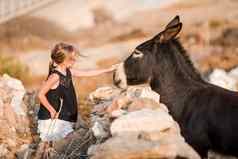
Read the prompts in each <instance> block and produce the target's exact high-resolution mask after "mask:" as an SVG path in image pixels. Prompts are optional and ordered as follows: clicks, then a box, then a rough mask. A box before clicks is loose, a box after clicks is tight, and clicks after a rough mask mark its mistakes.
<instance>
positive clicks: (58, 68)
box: [56, 65, 67, 74]
mask: <svg viewBox="0 0 238 159" xmlns="http://www.w3.org/2000/svg"><path fill="white" fill-rule="evenodd" d="M56 69H57V70H59V71H60V72H62V73H64V74H66V69H67V67H66V66H65V65H58V66H57V67H56Z"/></svg>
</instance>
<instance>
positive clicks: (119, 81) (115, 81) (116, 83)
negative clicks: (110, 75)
mask: <svg viewBox="0 0 238 159" xmlns="http://www.w3.org/2000/svg"><path fill="white" fill-rule="evenodd" d="M113 83H114V84H115V85H116V86H119V84H120V83H121V80H113Z"/></svg>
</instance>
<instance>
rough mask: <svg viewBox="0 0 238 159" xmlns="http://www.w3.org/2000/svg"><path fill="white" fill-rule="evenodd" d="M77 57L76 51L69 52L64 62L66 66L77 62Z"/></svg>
mask: <svg viewBox="0 0 238 159" xmlns="http://www.w3.org/2000/svg"><path fill="white" fill-rule="evenodd" d="M76 58H77V57H76V53H75V52H72V53H69V54H68V56H66V58H65V60H64V62H63V63H64V65H65V66H66V67H72V66H73V65H74V64H75V62H76Z"/></svg>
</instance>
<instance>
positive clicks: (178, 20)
mask: <svg viewBox="0 0 238 159" xmlns="http://www.w3.org/2000/svg"><path fill="white" fill-rule="evenodd" d="M179 23H180V18H179V16H178V15H176V16H175V17H174V18H173V19H172V20H171V21H170V22H169V24H167V26H166V27H165V28H169V27H172V26H175V25H177V24H179Z"/></svg>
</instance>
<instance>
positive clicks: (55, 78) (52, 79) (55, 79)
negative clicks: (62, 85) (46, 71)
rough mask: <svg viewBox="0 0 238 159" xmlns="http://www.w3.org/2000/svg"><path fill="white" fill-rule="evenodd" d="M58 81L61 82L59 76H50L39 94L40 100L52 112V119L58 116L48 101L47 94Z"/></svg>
mask: <svg viewBox="0 0 238 159" xmlns="http://www.w3.org/2000/svg"><path fill="white" fill-rule="evenodd" d="M58 81H59V76H58V75H56V74H54V73H53V74H51V75H50V76H49V78H48V80H47V81H46V82H45V83H44V84H43V85H42V86H41V88H40V90H39V93H38V99H39V100H40V102H41V103H42V105H44V106H45V107H46V109H47V110H48V111H49V112H50V115H51V118H53V117H54V116H55V115H56V110H55V109H54V108H53V106H52V105H51V104H50V103H49V101H48V100H47V98H46V93H47V92H48V91H49V90H50V88H51V87H52V86H53V85H55V84H56V82H58Z"/></svg>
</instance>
